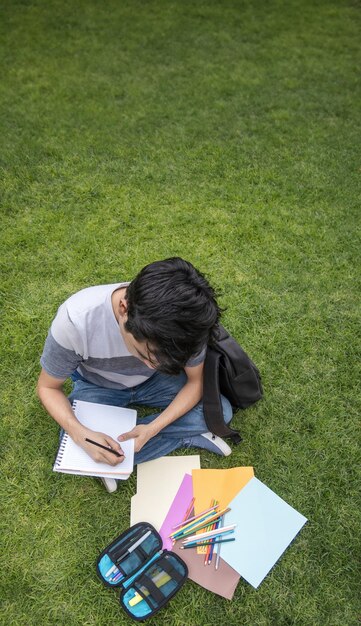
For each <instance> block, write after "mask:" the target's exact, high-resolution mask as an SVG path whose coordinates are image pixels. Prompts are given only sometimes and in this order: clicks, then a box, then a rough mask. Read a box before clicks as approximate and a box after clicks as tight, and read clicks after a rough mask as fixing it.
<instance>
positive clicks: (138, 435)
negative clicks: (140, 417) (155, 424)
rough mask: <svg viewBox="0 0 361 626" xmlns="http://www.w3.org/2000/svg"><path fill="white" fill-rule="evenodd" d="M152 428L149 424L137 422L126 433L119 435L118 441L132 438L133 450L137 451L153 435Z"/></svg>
mask: <svg viewBox="0 0 361 626" xmlns="http://www.w3.org/2000/svg"><path fill="white" fill-rule="evenodd" d="M153 434H154V433H153V432H152V429H151V428H150V425H149V424H138V426H135V427H134V428H132V430H130V431H129V432H127V433H123V434H122V435H119V437H118V441H127V439H134V452H139V450H141V449H142V448H143V446H144V445H145V444H146V443H147V441H149V439H151V438H152V437H153Z"/></svg>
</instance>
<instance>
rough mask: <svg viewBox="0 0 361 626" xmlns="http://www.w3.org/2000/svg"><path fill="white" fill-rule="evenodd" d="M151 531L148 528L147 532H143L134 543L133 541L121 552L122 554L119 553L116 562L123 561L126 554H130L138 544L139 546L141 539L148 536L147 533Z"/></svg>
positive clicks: (143, 539)
mask: <svg viewBox="0 0 361 626" xmlns="http://www.w3.org/2000/svg"><path fill="white" fill-rule="evenodd" d="M151 533H152V531H151V530H148V532H146V533H145V535H143V536H142V537H141V538H140V539H138V541H136V542H135V543H133V545H132V546H130V547H129V548H128V549H127V550H126V551H125V552H123V554H121V555H120V556H118V557H117V559H116V562H117V563H120V561H123V560H124V559H125V558H126V557H127V556H128V554H131V553H132V552H133V550H135V548H137V547H138V546H140V544H141V543H143V541H145V540H146V538H147V537H149V535H150V534H151Z"/></svg>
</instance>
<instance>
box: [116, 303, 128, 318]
mask: <svg viewBox="0 0 361 626" xmlns="http://www.w3.org/2000/svg"><path fill="white" fill-rule="evenodd" d="M118 306H119V309H118V310H119V316H120V317H121V318H122V319H123V321H125V320H126V318H127V312H128V304H127V301H126V299H125V298H120V300H119V305H118ZM124 318H125V319H124Z"/></svg>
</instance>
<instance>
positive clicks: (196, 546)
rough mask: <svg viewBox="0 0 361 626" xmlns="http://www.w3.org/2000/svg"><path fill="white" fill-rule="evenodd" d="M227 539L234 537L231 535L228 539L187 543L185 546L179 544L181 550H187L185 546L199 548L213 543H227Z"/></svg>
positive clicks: (232, 539)
mask: <svg viewBox="0 0 361 626" xmlns="http://www.w3.org/2000/svg"><path fill="white" fill-rule="evenodd" d="M227 541H236V539H235V537H231V538H230V539H217V540H216V541H207V542H204V543H203V544H200V543H198V541H197V542H192V543H188V544H187V545H186V546H181V547H180V549H181V550H187V548H199V547H201V546H202V545H203V546H213V545H214V544H215V543H227Z"/></svg>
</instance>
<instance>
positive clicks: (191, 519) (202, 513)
mask: <svg viewBox="0 0 361 626" xmlns="http://www.w3.org/2000/svg"><path fill="white" fill-rule="evenodd" d="M216 508H218V505H217V506H212V507H211V508H210V509H206V510H205V511H202V512H201V513H198V515H194V516H193V517H189V518H188V519H187V522H191V521H193V520H196V519H198V518H199V517H203V515H206V513H209V512H210V511H212V510H213V509H216ZM184 522H185V520H183V522H179V524H176V525H175V526H173V529H175V528H179V527H180V526H186V524H184Z"/></svg>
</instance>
